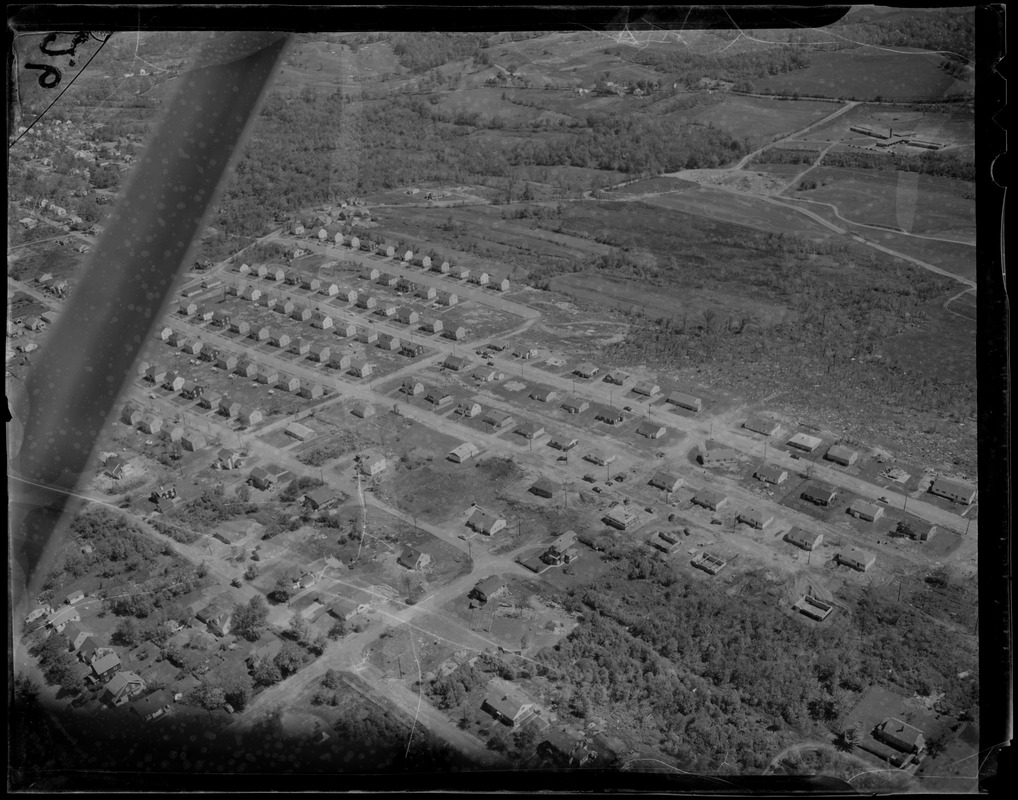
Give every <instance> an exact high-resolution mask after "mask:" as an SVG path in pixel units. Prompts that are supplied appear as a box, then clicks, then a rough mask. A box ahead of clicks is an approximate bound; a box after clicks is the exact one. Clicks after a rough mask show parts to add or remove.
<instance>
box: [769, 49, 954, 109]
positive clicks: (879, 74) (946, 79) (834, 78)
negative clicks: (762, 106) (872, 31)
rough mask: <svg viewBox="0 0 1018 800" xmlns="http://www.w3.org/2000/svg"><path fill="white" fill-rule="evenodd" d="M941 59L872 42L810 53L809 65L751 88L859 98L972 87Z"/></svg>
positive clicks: (930, 94) (925, 95) (933, 95)
mask: <svg viewBox="0 0 1018 800" xmlns="http://www.w3.org/2000/svg"><path fill="white" fill-rule="evenodd" d="M942 60H943V58H942V57H941V56H939V55H936V54H934V53H924V52H921V51H916V52H912V53H899V52H893V53H892V52H886V51H883V50H878V49H876V48H871V47H860V48H857V49H852V50H837V51H834V52H826V53H811V54H810V66H808V67H806V68H805V69H800V70H795V71H794V72H788V73H785V74H783V75H775V76H771V77H768V78H761V79H760V80H758V81H756V82H755V83H754V84H753V89H754V91H757V92H780V91H784V92H799V93H801V94H804V95H811V94H812V95H821V96H824V97H845V98H853V97H854V98H858V99H860V100H877V99H881V98H882V99H884V100H920V99H926V100H939V99H942V98H945V97H949V96H951V95H953V94H960V93H962V92H963V91H965V90H966V89H969V88H970V85H969V84H965V83H959V82H957V81H955V80H954V78H952V77H951V76H950V75H948V74H947V73H946V72H944V71H942V70H941V69H940V68H939V64H940V62H941V61H942Z"/></svg>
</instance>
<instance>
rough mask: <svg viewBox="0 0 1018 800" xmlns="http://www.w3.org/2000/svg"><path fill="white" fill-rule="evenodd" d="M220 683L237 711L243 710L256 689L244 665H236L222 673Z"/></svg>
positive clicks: (226, 698)
mask: <svg viewBox="0 0 1018 800" xmlns="http://www.w3.org/2000/svg"><path fill="white" fill-rule="evenodd" d="M220 683H221V684H222V689H223V695H224V698H225V700H226V702H227V703H229V704H230V705H231V706H233V707H234V709H236V710H237V711H242V710H243V709H244V708H245V707H246V706H247V704H248V701H249V700H250V699H251V692H252V691H253V689H254V685H253V683H252V681H251V676H250V675H248V674H247V672H246V671H245V670H244V669H243V668H242V667H240V666H234V667H233V668H232V669H230V670H229V671H227V672H225V673H224V674H223V675H222V677H221V679H220Z"/></svg>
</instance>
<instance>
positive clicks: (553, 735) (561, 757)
mask: <svg viewBox="0 0 1018 800" xmlns="http://www.w3.org/2000/svg"><path fill="white" fill-rule="evenodd" d="M542 736H543V738H542V739H541V741H540V742H539V743H538V745H537V749H536V752H537V755H538V756H540V757H541V758H542V759H544V760H545V762H546V763H548V764H550V765H551V766H555V767H582V766H583V765H584V764H586V763H588V762H589V761H591V759H593V758H594V757H595V755H594V753H593V752H592V751H591V750H589V749H588V748H587V746H586V744H584V742H583V739H582V738H578V737H576V736H573V735H572V734H569V733H566V732H565V731H563V730H560V729H559V728H555V727H550V728H548V729H547V730H546V731H544V733H543V734H542Z"/></svg>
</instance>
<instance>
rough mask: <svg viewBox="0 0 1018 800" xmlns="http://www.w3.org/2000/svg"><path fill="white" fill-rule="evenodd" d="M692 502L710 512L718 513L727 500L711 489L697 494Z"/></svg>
mask: <svg viewBox="0 0 1018 800" xmlns="http://www.w3.org/2000/svg"><path fill="white" fill-rule="evenodd" d="M693 502H694V503H695V504H696V505H698V506H703V507H704V508H709V509H710V510H711V511H718V510H719V509H721V508H722V507H723V506H724V505H725V504H726V503H727V502H728V498H727V497H726V496H725V495H723V494H722V493H721V492H717V491H715V490H713V489H704V490H703V491H701V492H697V494H696V496H695V497H694V498H693Z"/></svg>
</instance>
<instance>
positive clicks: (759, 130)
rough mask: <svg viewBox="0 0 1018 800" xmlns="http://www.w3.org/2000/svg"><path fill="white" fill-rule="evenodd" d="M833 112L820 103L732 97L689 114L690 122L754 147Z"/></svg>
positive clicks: (830, 106)
mask: <svg viewBox="0 0 1018 800" xmlns="http://www.w3.org/2000/svg"><path fill="white" fill-rule="evenodd" d="M792 74H797V73H792ZM835 109H836V107H835V106H832V105H831V104H830V103H824V102H822V101H813V100H801V101H798V102H796V101H793V100H772V99H769V98H763V97H740V96H738V95H732V96H730V97H726V98H725V101H724V102H723V103H720V104H719V105H713V106H708V107H707V108H704V109H701V110H697V111H696V113H693V114H692V115H690V117H689V121H690V122H699V123H701V124H703V125H713V126H714V127H715V128H720V129H721V130H723V131H727V132H728V133H729V134H731V135H732V136H733V137H734V138H736V139H740V140H741V139H747V140H748V141H749V143H750V144H751V145H752V146H753V147H759V146H760V145H762V144H764V143H766V142H768V141H771V140H773V139H777V138H780V137H782V136H786V135H788V134H789V133H791V132H792V131H797V130H799V129H800V128H804V127H806V126H807V125H809V124H810V123H811V122H815V121H816V120H818V119H821V118H823V117H825V116H826V115H827V114H830V113H831V112H832V111H834V110H835Z"/></svg>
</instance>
